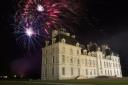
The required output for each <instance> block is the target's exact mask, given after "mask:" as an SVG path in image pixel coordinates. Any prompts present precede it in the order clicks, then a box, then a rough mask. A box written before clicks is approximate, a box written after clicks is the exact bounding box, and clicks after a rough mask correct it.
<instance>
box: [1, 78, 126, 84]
mask: <svg viewBox="0 0 128 85" xmlns="http://www.w3.org/2000/svg"><path fill="white" fill-rule="evenodd" d="M0 85H128V79H87V80H61V81H39V80H38V81H37V80H30V81H8V80H3V81H0Z"/></svg>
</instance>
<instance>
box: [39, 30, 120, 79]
mask: <svg viewBox="0 0 128 85" xmlns="http://www.w3.org/2000/svg"><path fill="white" fill-rule="evenodd" d="M98 76H108V77H119V78H121V77H122V71H121V65H120V58H119V55H117V54H114V53H113V52H111V49H110V48H109V47H108V46H107V45H101V46H98V45H97V44H95V43H89V44H87V45H82V44H80V43H79V42H78V41H77V40H76V38H75V35H71V34H70V33H68V32H65V31H64V30H60V31H57V30H54V31H53V32H52V39H51V40H50V41H46V43H45V47H44V48H42V71H41V79H42V80H63V79H88V78H96V77H98Z"/></svg>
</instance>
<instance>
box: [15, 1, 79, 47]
mask: <svg viewBox="0 0 128 85" xmlns="http://www.w3.org/2000/svg"><path fill="white" fill-rule="evenodd" d="M74 1H79V0H74ZM77 4H78V3H77V2H76V3H74V2H73V1H72V0H22V1H20V4H19V6H20V9H19V10H18V11H17V13H16V16H15V21H16V24H17V28H16V33H17V34H18V35H19V36H20V37H19V36H18V37H19V38H18V40H19V39H21V38H22V39H23V41H29V42H28V43H30V44H32V43H33V42H37V41H36V38H37V37H40V36H41V37H43V38H45V39H47V38H48V36H50V34H49V32H50V31H51V30H52V29H55V28H56V26H59V27H64V26H66V25H64V23H65V21H66V20H65V21H64V19H62V18H61V17H62V16H66V17H68V15H65V13H64V12H66V11H65V10H68V11H70V12H71V13H72V14H74V15H75V14H76V10H78V9H77V8H78V6H77ZM69 18H70V16H69ZM74 21H75V20H74ZM33 36H34V37H33ZM24 37H25V38H24ZM24 39H30V40H24ZM20 41H21V40H20ZM31 42H32V43H31ZM24 43H27V42H24ZM28 45H29V44H28Z"/></svg>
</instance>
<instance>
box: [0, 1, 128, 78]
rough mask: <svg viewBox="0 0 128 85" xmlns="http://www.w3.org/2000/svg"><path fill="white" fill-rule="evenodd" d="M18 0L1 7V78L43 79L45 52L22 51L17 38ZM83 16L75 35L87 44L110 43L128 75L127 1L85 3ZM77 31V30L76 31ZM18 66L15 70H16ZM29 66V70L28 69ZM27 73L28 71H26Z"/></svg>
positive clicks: (83, 4) (6, 2) (80, 18)
mask: <svg viewBox="0 0 128 85" xmlns="http://www.w3.org/2000/svg"><path fill="white" fill-rule="evenodd" d="M17 1H18V0H4V1H2V2H1V3H0V4H1V5H0V6H1V11H0V29H1V33H0V35H1V36H0V39H1V40H0V49H1V52H0V75H1V74H4V75H7V74H9V75H10V74H15V72H16V69H17V70H18V72H19V73H18V74H20V72H24V73H25V75H30V74H31V75H32V76H34V77H35V75H36V77H39V75H40V66H41V56H40V54H41V52H40V49H37V51H36V52H33V53H31V55H30V54H27V53H24V52H26V51H25V50H23V49H21V48H19V47H18V45H17V43H16V36H15V34H14V26H13V24H14V15H15V12H16V10H17ZM81 7H82V8H81V15H80V16H79V18H78V23H79V24H78V25H77V26H76V27H77V28H74V32H75V34H76V35H77V36H78V37H79V39H80V40H82V41H85V42H89V41H92V42H97V43H108V44H109V45H110V46H111V47H112V49H114V51H115V52H117V53H119V54H120V57H121V64H122V69H123V75H125V76H127V75H128V58H127V55H128V50H127V49H128V44H127V43H128V13H127V11H128V7H127V2H125V1H123V0H121V1H120V0H119V1H117V0H110V1H109V0H81ZM72 29H73V28H72ZM14 66H15V67H14ZM24 66H26V67H24ZM23 69H25V70H23Z"/></svg>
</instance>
